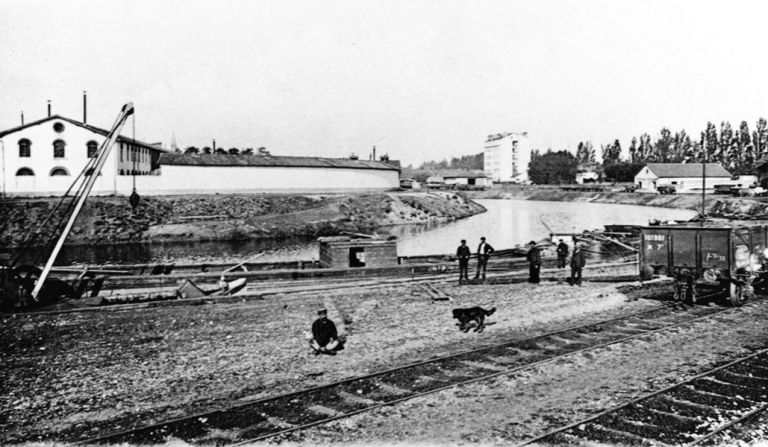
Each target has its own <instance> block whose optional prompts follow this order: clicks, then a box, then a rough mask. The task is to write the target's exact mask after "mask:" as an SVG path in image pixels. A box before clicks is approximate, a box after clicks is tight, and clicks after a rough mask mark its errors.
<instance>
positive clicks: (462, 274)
mask: <svg viewBox="0 0 768 447" xmlns="http://www.w3.org/2000/svg"><path fill="white" fill-rule="evenodd" d="M470 256H472V251H471V250H470V249H469V247H467V241H466V240H465V239H462V240H461V245H459V248H457V249H456V257H457V258H458V259H459V284H461V280H462V279H464V280H466V282H467V283H469V257H470Z"/></svg>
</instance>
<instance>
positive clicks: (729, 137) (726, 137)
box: [711, 121, 733, 162]
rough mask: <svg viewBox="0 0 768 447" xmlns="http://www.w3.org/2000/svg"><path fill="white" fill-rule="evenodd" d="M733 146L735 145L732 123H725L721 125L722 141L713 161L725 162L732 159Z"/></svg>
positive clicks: (718, 145)
mask: <svg viewBox="0 0 768 447" xmlns="http://www.w3.org/2000/svg"><path fill="white" fill-rule="evenodd" d="M731 144H733V129H732V128H731V123H729V122H728V121H723V122H721V123H720V140H719V142H718V144H717V152H716V153H715V154H714V158H713V159H711V160H712V161H718V162H724V161H726V160H728V159H729V158H730V155H729V154H730V152H731Z"/></svg>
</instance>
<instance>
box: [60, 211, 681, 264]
mask: <svg viewBox="0 0 768 447" xmlns="http://www.w3.org/2000/svg"><path fill="white" fill-rule="evenodd" d="M478 202H479V203H481V204H482V205H483V206H485V207H486V208H487V209H488V211H487V212H486V213H483V214H478V215H476V216H472V217H469V218H467V219H462V220H458V221H455V222H450V223H446V224H439V225H437V224H432V225H403V226H393V227H386V228H381V229H379V230H378V233H379V234H389V235H395V236H397V237H398V239H399V242H398V254H400V255H401V256H415V255H429V254H441V253H451V252H453V251H454V250H455V249H456V246H458V244H459V241H460V240H461V239H466V240H467V243H468V245H469V246H470V247H471V248H472V249H473V250H474V247H476V246H477V244H478V243H479V240H480V236H485V237H486V238H487V239H488V242H489V243H490V244H491V245H493V246H494V247H495V248H497V249H502V248H511V247H514V246H516V245H519V244H525V243H527V242H528V241H530V240H539V239H542V238H545V237H547V235H548V234H549V232H550V231H554V232H559V233H563V232H572V233H578V232H581V231H583V230H590V229H602V227H603V225H605V224H643V225H644V224H647V223H648V219H661V220H669V219H690V218H691V217H693V216H694V215H695V212H694V211H691V210H678V209H670V208H656V207H644V206H636V205H613V204H604V203H581V202H539V201H531V200H478ZM317 257H318V246H317V243H316V242H315V241H314V240H309V239H302V238H293V239H287V240H281V241H273V240H255V241H234V242H188V243H186V242H182V243H152V244H119V245H105V246H90V245H89V246H79V247H65V248H64V249H63V250H62V253H61V255H60V256H59V258H58V260H57V264H58V265H68V264H77V263H92V264H106V263H122V264H131V263H145V262H146V263H154V262H176V263H185V264H186V263H200V262H241V261H246V260H256V261H264V262H272V261H293V260H309V259H317Z"/></svg>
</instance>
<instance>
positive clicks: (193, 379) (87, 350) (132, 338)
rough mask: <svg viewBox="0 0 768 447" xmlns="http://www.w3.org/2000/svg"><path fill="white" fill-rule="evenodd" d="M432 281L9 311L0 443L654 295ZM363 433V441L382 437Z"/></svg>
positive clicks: (302, 383) (184, 409) (304, 380)
mask: <svg viewBox="0 0 768 447" xmlns="http://www.w3.org/2000/svg"><path fill="white" fill-rule="evenodd" d="M437 287H438V288H440V289H441V290H443V291H444V292H445V293H446V294H448V295H449V296H451V297H453V301H451V302H448V301H441V302H433V301H432V300H431V299H430V298H429V297H428V296H426V295H425V294H423V293H422V292H421V289H419V288H415V287H412V286H410V285H406V286H393V287H389V288H383V289H377V290H370V291H357V293H354V292H348V291H344V292H337V293H323V294H303V295H292V296H281V297H277V298H273V299H270V300H268V301H255V302H248V303H239V304H217V305H203V306H189V307H172V308H160V309H142V310H132V311H127V310H126V311H104V312H88V313H71V314H60V315H24V316H4V317H2V326H0V349H2V362H3V367H2V368H1V369H0V424H2V426H3V430H2V434H0V443H8V442H18V441H31V440H40V441H42V440H66V439H69V440H71V439H77V438H80V437H83V436H87V435H92V434H95V431H94V430H93V429H94V428H98V427H99V425H102V426H104V427H109V428H110V431H113V430H115V429H118V428H121V427H130V426H135V425H139V424H140V423H149V422H153V421H161V420H166V419H169V418H173V417H178V416H181V415H184V414H189V413H190V412H194V411H202V410H206V409H212V408H217V407H220V406H225V405H228V404H232V403H234V402H245V401H248V400H253V399H257V398H261V397H264V396H268V395H274V394H277V393H282V392H286V391H289V390H291V389H294V388H296V387H307V386H315V385H320V384H324V383H328V382H332V381H336V380H339V379H341V378H345V377H349V376H354V375H360V374H364V373H368V372H373V371H377V370H381V369H384V368H389V367H393V366H396V365H402V364H405V363H409V362H413V361H417V360H422V359H424V358H428V357H431V356H442V355H446V354H450V353H455V352H459V351H463V350H467V349H471V348H475V347H480V346H486V345H490V344H495V343H499V342H502V341H505V340H508V339H511V338H518V337H523V336H529V335H533V334H535V333H539V332H544V331H545V330H547V329H551V328H552V327H555V326H561V325H565V324H577V323H584V322H588V321H596V320H599V319H603V318H606V317H608V316H612V315H618V314H620V313H627V312H633V311H639V310H642V309H646V308H650V307H653V306H657V305H658V304H659V303H657V302H654V301H648V300H639V301H638V300H633V299H631V298H630V297H628V295H626V294H625V293H622V292H619V288H617V285H616V284H610V285H606V284H597V283H592V284H591V283H586V284H585V285H584V286H583V287H571V286H568V285H563V284H557V283H554V282H551V283H544V284H542V285H539V286H532V285H529V284H513V285H476V286H455V285H437ZM624 289H627V288H626V287H625V288H624ZM575 292H576V293H575ZM633 293H634V294H635V295H636V294H638V293H646V291H643V292H637V291H635V292H633ZM475 304H479V305H482V306H485V307H492V306H495V307H497V308H498V311H497V312H496V314H494V315H493V316H492V317H490V318H489V319H488V322H489V323H490V324H489V325H488V327H487V329H486V331H485V332H484V333H482V334H476V333H473V332H470V333H466V334H465V333H462V332H460V331H459V330H458V328H457V326H456V322H455V320H453V319H452V318H451V309H452V308H453V307H462V306H470V305H475ZM320 306H324V307H327V308H328V310H329V317H330V318H331V319H332V320H334V321H335V322H336V323H337V325H338V327H339V329H340V331H341V332H342V333H346V334H347V336H348V339H349V341H348V343H347V349H346V350H345V351H343V352H342V353H341V354H340V355H338V356H335V357H327V356H314V355H311V354H310V350H309V348H308V346H307V344H306V340H305V337H304V334H305V332H306V331H307V330H308V329H309V326H310V324H311V322H312V321H313V320H314V318H315V311H316V310H317V308H318V307H320ZM457 392H458V391H457ZM419 402H421V401H419ZM411 405H414V404H412V403H409V404H407V405H406V406H403V407H398V409H397V411H400V409H401V408H402V409H406V408H410V406H411ZM460 408H461V407H459V408H457V410H460ZM387 411H389V410H387ZM358 420H359V419H355V421H358ZM403 422H405V419H404V420H403ZM355 423H357V422H355ZM463 431H464V430H456V431H455V433H456V434H457V436H458V435H459V434H460V433H462V432H463ZM370 433H371V437H368V438H365V439H366V440H376V439H377V437H376V435H374V433H375V431H371V432H370ZM382 434H383V433H382ZM344 439H346V438H343V437H342V438H340V439H339V440H344ZM351 439H352V438H350V440H351ZM378 439H387V437H383V438H378ZM399 439H403V440H409V439H410V438H409V437H408V436H404V437H403V436H401V437H399ZM414 439H421V438H420V436H416V437H415V438H414ZM423 439H424V440H429V438H428V437H427V438H423ZM456 439H457V440H458V439H461V438H456Z"/></svg>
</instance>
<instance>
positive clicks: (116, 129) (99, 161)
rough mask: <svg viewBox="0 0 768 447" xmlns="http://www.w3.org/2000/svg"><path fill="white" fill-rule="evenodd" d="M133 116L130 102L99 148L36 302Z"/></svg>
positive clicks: (35, 293)
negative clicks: (111, 152) (108, 158)
mask: <svg viewBox="0 0 768 447" xmlns="http://www.w3.org/2000/svg"><path fill="white" fill-rule="evenodd" d="M131 115H133V104H132V103H130V102H129V103H128V104H125V105H124V106H123V108H122V109H121V110H120V113H119V114H118V115H117V119H115V123H114V124H113V125H112V129H111V130H110V131H109V134H108V135H107V139H106V140H104V142H103V143H102V144H101V147H100V148H99V151H98V152H97V155H96V163H95V164H94V167H93V169H92V170H91V171H90V175H89V174H88V173H86V175H85V177H84V180H83V181H84V182H85V187H84V188H83V190H82V192H81V193H80V194H79V196H77V197H76V199H77V204H76V205H75V208H74V210H72V214H71V215H70V216H69V220H68V221H67V225H66V226H65V227H64V230H63V231H62V232H61V236H59V240H58V241H56V246H55V247H54V248H53V252H51V256H50V257H49V258H48V262H46V264H45V268H43V272H42V273H41V274H40V278H39V279H38V280H37V282H36V283H35V287H34V289H32V298H33V299H34V300H37V296H38V295H39V294H40V290H41V289H42V288H43V283H45V279H46V278H47V277H48V274H49V273H50V272H51V267H53V263H54V262H55V261H56V256H58V254H59V251H60V250H61V247H62V246H63V245H64V240H65V239H67V236H68V235H69V232H70V230H72V225H74V223H75V220H76V219H77V216H78V214H80V210H81V209H82V208H83V205H84V204H85V199H87V198H88V194H90V192H91V189H93V184H94V183H95V182H96V178H97V177H98V176H99V172H101V168H102V167H103V166H104V163H105V162H106V161H107V156H108V155H109V152H110V151H111V150H112V146H113V145H114V144H115V141H117V138H118V137H119V136H120V131H121V130H122V128H123V125H125V122H126V120H127V119H128V117H129V116H131ZM75 181H77V180H75Z"/></svg>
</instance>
